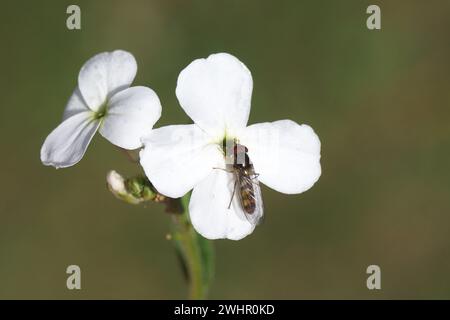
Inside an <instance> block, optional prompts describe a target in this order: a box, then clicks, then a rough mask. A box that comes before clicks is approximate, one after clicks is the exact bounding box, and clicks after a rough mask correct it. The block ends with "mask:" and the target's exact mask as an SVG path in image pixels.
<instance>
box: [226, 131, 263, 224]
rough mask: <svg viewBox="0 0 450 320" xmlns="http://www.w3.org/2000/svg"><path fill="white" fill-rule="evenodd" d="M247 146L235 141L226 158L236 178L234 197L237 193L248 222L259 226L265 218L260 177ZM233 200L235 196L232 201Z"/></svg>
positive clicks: (228, 149) (227, 150) (227, 151)
mask: <svg viewBox="0 0 450 320" xmlns="http://www.w3.org/2000/svg"><path fill="white" fill-rule="evenodd" d="M247 152H248V149H247V147H246V146H244V145H242V144H239V143H238V142H237V141H236V140H234V143H233V146H232V147H231V146H230V147H228V148H227V149H226V156H227V157H228V159H229V160H231V161H230V163H229V164H230V165H231V167H232V172H233V173H234V177H235V179H236V180H235V187H234V190H233V195H234V194H235V193H237V195H238V198H239V202H240V206H241V208H242V210H243V211H244V214H245V216H246V218H247V220H248V221H249V222H250V223H251V224H252V225H257V224H258V223H259V222H260V220H261V218H262V217H263V214H264V213H263V204H262V197H261V188H260V186H259V182H258V179H257V177H258V175H257V174H256V173H255V170H254V168H253V163H252V162H251V160H250V157H249V155H248V154H247ZM232 200H233V196H232V197H231V200H230V205H231V201H232Z"/></svg>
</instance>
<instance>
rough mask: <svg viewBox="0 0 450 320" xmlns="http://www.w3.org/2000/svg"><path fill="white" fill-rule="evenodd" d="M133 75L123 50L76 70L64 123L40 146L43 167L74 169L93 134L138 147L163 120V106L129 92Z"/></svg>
mask: <svg viewBox="0 0 450 320" xmlns="http://www.w3.org/2000/svg"><path fill="white" fill-rule="evenodd" d="M136 71H137V65H136V60H135V59H134V57H133V55H131V54H130V53H128V52H125V51H121V50H117V51H113V52H104V53H100V54H97V55H95V56H94V57H92V58H91V59H89V60H88V61H87V62H86V63H85V64H84V65H83V67H82V68H81V70H80V73H79V75H78V86H77V87H76V88H75V91H74V92H73V94H72V96H71V97H70V99H69V102H68V103H67V106H66V109H65V111H64V114H63V121H62V123H61V124H60V125H59V126H58V127H57V128H56V129H55V130H53V131H52V132H51V133H50V135H49V136H48V137H47V139H46V140H45V142H44V144H43V145H42V148H41V161H42V163H43V164H45V165H51V166H54V167H56V168H65V167H69V166H72V165H74V164H76V163H77V162H78V161H80V160H81V158H82V157H83V155H84V153H85V151H86V149H87V147H88V145H89V142H90V141H91V139H92V137H93V136H94V134H95V132H97V130H99V131H100V134H101V135H102V136H103V137H105V138H106V139H108V140H109V141H110V142H111V143H113V144H115V145H117V146H119V147H121V148H124V149H130V150H131V149H137V148H139V147H141V146H142V143H141V137H142V136H143V135H145V134H148V133H149V132H150V131H151V129H152V127H153V125H154V124H155V122H156V121H157V120H158V119H159V118H160V116H161V104H160V101H159V99H158V96H157V95H156V93H155V92H154V91H153V90H151V89H149V88H146V87H139V86H138V87H130V84H131V83H132V82H133V79H134V77H135V75H136Z"/></svg>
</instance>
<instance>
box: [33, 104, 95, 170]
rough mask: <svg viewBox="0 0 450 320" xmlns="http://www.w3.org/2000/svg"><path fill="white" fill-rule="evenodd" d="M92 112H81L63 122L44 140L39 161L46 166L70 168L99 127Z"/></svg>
mask: <svg viewBox="0 0 450 320" xmlns="http://www.w3.org/2000/svg"><path fill="white" fill-rule="evenodd" d="M99 123H100V122H99V121H96V120H94V118H93V113H92V111H86V112H81V113H78V114H76V115H73V116H71V117H69V118H67V119H66V120H64V121H63V122H62V123H61V124H60V125H59V126H58V127H57V128H56V129H55V130H53V131H52V132H51V133H50V134H49V135H48V137H47V139H45V142H44V144H43V145H42V148H41V161H42V163H43V164H44V165H46V166H54V167H56V168H65V167H70V166H72V165H74V164H76V163H77V162H78V161H80V160H81V158H82V157H83V155H84V153H85V151H86V149H87V147H88V145H89V142H90V141H91V139H92V137H93V136H94V134H95V132H96V131H97V128H98V126H99Z"/></svg>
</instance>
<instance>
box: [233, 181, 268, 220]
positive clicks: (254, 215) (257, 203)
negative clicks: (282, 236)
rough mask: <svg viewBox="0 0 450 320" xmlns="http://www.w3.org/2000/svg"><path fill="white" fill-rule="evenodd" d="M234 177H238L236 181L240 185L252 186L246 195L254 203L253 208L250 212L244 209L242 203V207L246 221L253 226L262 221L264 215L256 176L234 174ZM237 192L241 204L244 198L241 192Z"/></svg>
mask: <svg viewBox="0 0 450 320" xmlns="http://www.w3.org/2000/svg"><path fill="white" fill-rule="evenodd" d="M236 178H237V179H238V182H239V184H240V185H241V186H251V188H252V192H250V193H246V196H247V197H249V198H250V199H248V200H250V201H251V202H253V203H254V210H253V211H252V212H248V211H247V210H246V209H245V207H244V205H242V209H243V211H244V214H245V217H246V218H247V220H248V222H250V223H251V224H252V225H253V226H256V225H258V224H259V223H260V222H261V221H262V218H263V215H264V208H263V201H262V195H261V187H260V186H259V181H258V179H257V176H256V175H250V176H244V175H236ZM238 193H239V197H240V202H241V204H243V203H244V200H245V199H243V196H242V193H241V192H238Z"/></svg>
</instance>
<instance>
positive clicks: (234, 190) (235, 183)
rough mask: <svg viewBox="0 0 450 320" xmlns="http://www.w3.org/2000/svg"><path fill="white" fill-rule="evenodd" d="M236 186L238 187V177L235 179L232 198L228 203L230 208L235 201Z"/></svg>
mask: <svg viewBox="0 0 450 320" xmlns="http://www.w3.org/2000/svg"><path fill="white" fill-rule="evenodd" d="M236 187H237V179H236V180H234V187H233V193H232V194H231V199H230V203H229V204H228V209H230V208H231V203H232V202H233V198H234V194H235V193H236Z"/></svg>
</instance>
